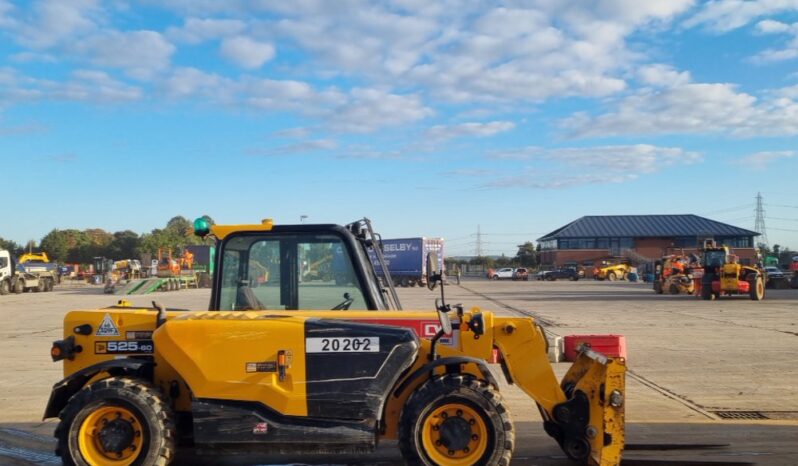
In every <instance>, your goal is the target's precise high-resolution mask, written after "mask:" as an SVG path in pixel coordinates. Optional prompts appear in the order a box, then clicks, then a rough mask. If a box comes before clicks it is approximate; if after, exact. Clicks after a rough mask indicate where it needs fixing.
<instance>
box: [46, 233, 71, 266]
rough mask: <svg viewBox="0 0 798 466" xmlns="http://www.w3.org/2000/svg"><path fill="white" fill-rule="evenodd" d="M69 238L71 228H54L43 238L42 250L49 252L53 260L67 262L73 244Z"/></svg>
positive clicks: (48, 254)
mask: <svg viewBox="0 0 798 466" xmlns="http://www.w3.org/2000/svg"><path fill="white" fill-rule="evenodd" d="M69 239H70V238H69V230H57V229H53V230H52V231H51V232H50V233H47V234H46V235H44V238H42V240H41V243H40V244H41V248H42V251H44V252H46V253H47V257H48V258H50V260H51V261H56V262H66V260H67V256H68V255H69V249H70V246H71V245H70V242H69Z"/></svg>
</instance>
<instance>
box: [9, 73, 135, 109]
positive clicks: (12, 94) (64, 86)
mask: <svg viewBox="0 0 798 466" xmlns="http://www.w3.org/2000/svg"><path fill="white" fill-rule="evenodd" d="M142 97H143V91H142V89H141V88H139V87H136V86H131V85H129V84H127V83H124V82H122V81H119V80H117V79H115V78H113V77H112V76H110V75H109V74H107V73H105V72H103V71H96V70H75V71H73V72H72V73H71V74H70V75H69V77H68V78H67V79H65V80H64V81H52V80H46V79H37V78H31V77H29V76H25V75H22V74H20V73H19V72H17V71H16V70H14V69H12V68H2V69H0V105H2V104H11V103H23V102H31V101H78V102H92V103H117V102H130V101H135V100H140V99H141V98H142Z"/></svg>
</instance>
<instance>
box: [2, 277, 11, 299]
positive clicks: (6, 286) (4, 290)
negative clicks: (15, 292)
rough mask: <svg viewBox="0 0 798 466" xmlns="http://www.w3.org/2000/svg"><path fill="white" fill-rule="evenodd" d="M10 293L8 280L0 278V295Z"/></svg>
mask: <svg viewBox="0 0 798 466" xmlns="http://www.w3.org/2000/svg"><path fill="white" fill-rule="evenodd" d="M8 293H11V284H10V283H9V282H8V280H0V296H5V295H7V294H8Z"/></svg>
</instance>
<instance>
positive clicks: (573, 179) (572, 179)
mask: <svg viewBox="0 0 798 466" xmlns="http://www.w3.org/2000/svg"><path fill="white" fill-rule="evenodd" d="M636 178H637V177H636V176H635V175H607V174H603V175H602V174H598V175H588V174H581V175H579V174H578V175H573V174H552V173H547V172H542V171H541V172H538V171H527V172H526V173H524V174H522V175H513V176H504V177H499V178H496V179H493V180H490V181H487V182H485V183H482V184H481V185H479V188H483V189H510V188H526V189H565V188H571V187H574V186H583V185H589V184H608V183H623V182H625V181H630V180H634V179H636Z"/></svg>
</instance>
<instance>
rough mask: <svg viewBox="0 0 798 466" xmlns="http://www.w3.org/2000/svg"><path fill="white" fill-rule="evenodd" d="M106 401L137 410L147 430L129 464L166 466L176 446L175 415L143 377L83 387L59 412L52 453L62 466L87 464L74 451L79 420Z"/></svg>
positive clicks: (113, 380) (136, 465)
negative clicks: (140, 449) (138, 451)
mask: <svg viewBox="0 0 798 466" xmlns="http://www.w3.org/2000/svg"><path fill="white" fill-rule="evenodd" d="M107 404H111V405H122V406H124V407H125V408H126V409H131V408H132V409H133V410H134V411H137V413H136V414H137V415H138V416H139V418H140V421H141V422H142V424H145V427H146V429H147V430H148V432H147V437H146V440H145V443H144V447H143V448H142V453H143V454H142V455H140V456H139V457H138V458H137V459H136V461H135V462H134V463H133V466H166V465H168V464H169V463H170V462H171V461H172V459H173V458H174V455H175V449H176V433H175V421H174V419H175V416H174V413H173V412H172V409H171V408H170V407H169V405H168V404H167V403H166V401H164V397H163V396H162V395H161V394H160V392H159V391H158V389H156V388H155V387H153V386H152V385H151V384H150V383H148V382H146V381H144V380H139V379H133V378H128V377H111V378H108V379H103V380H99V381H97V382H95V383H93V384H91V385H87V386H85V387H83V388H82V389H81V390H80V391H79V392H77V393H76V394H75V395H73V396H72V398H70V400H69V402H68V403H67V405H66V407H65V408H64V409H63V410H62V411H61V413H60V414H59V416H58V417H59V418H60V420H61V422H60V423H59V424H58V427H56V429H55V437H56V439H57V441H58V444H57V446H56V450H55V453H56V455H58V456H60V457H61V461H62V462H63V464H64V465H65V466H90V465H89V464H88V463H87V462H86V461H85V460H84V459H83V457H82V456H81V455H80V453H79V452H78V451H77V450H78V448H77V441H78V440H77V437H78V434H79V432H80V423H81V422H82V420H83V419H85V418H86V416H88V415H89V414H90V413H91V410H92V409H93V408H96V407H99V406H104V405H107ZM144 451H146V453H144Z"/></svg>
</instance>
